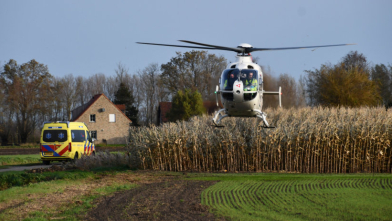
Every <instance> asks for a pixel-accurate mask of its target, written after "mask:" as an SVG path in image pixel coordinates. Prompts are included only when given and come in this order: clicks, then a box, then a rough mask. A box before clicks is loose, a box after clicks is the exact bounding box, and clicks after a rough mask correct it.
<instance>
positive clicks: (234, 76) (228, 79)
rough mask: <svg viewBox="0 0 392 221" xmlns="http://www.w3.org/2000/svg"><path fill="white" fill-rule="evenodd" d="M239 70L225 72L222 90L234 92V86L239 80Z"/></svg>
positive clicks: (222, 79) (222, 78)
mask: <svg viewBox="0 0 392 221" xmlns="http://www.w3.org/2000/svg"><path fill="white" fill-rule="evenodd" d="M239 73H240V70H239V69H227V70H224V71H223V73H222V77H221V88H222V89H223V90H225V91H232V90H233V85H234V82H235V81H236V80H238V78H239Z"/></svg>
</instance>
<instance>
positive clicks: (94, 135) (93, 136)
mask: <svg viewBox="0 0 392 221" xmlns="http://www.w3.org/2000/svg"><path fill="white" fill-rule="evenodd" d="M90 132H91V138H92V139H96V140H97V131H96V130H93V131H90Z"/></svg>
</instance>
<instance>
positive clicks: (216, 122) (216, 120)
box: [212, 109, 229, 127]
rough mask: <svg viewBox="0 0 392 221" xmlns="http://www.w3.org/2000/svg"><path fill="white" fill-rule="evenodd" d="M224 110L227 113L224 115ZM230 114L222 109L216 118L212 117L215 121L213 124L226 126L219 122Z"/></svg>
mask: <svg viewBox="0 0 392 221" xmlns="http://www.w3.org/2000/svg"><path fill="white" fill-rule="evenodd" d="M222 112H223V113H225V115H222ZM228 116H229V115H228V114H226V112H225V109H220V110H219V111H218V112H217V113H216V114H215V116H214V118H212V123H214V125H213V126H215V127H224V126H222V125H219V123H220V122H221V120H222V119H223V118H225V117H228Z"/></svg>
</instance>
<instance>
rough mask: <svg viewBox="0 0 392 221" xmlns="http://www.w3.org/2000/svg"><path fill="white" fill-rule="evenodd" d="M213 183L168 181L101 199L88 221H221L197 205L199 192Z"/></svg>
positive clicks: (199, 198)
mask: <svg viewBox="0 0 392 221" xmlns="http://www.w3.org/2000/svg"><path fill="white" fill-rule="evenodd" d="M215 183H216V181H191V180H173V179H168V180H164V181H160V182H155V183H149V184H145V185H143V186H141V187H138V188H135V189H131V190H128V191H125V192H121V193H118V194H116V195H114V196H112V197H108V198H104V199H101V200H102V201H101V202H100V203H99V204H98V207H97V208H95V209H94V210H92V211H90V212H89V214H88V216H87V217H88V219H90V220H224V219H223V218H216V217H215V216H214V214H212V213H210V212H209V209H208V207H207V206H203V205H201V197H200V196H201V192H202V191H203V190H204V189H205V188H207V187H209V186H210V185H213V184H215Z"/></svg>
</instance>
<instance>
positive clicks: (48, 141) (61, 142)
mask: <svg viewBox="0 0 392 221" xmlns="http://www.w3.org/2000/svg"><path fill="white" fill-rule="evenodd" d="M91 154H92V155H95V146H94V143H93V140H92V139H91V136H90V131H89V130H88V128H87V126H86V124H85V123H81V122H69V121H56V122H51V121H50V122H49V121H46V122H44V126H43V128H42V131H41V144H40V155H41V160H42V162H43V163H44V164H47V165H48V164H50V161H64V160H75V159H79V158H80V157H82V155H91Z"/></svg>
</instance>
